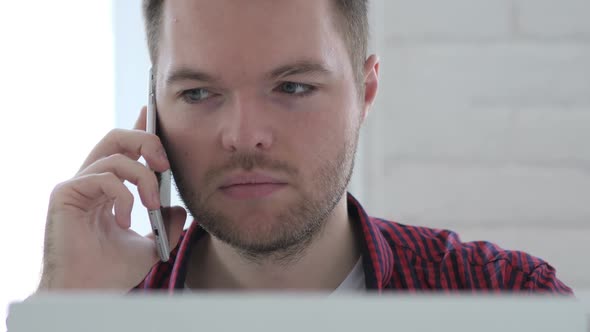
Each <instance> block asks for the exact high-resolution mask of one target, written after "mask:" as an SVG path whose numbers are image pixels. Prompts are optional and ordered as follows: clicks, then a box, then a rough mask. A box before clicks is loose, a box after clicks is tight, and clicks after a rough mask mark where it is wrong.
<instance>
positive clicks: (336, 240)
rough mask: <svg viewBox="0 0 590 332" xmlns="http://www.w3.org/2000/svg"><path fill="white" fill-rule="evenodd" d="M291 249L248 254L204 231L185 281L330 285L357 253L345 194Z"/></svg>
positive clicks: (206, 285)
mask: <svg viewBox="0 0 590 332" xmlns="http://www.w3.org/2000/svg"><path fill="white" fill-rule="evenodd" d="M290 254H291V255H288V256H287V255H284V254H283V255H281V254H278V255H276V257H267V258H266V259H262V260H260V259H256V260H252V259H251V257H248V256H247V255H243V254H242V253H240V252H239V251H238V250H236V249H235V248H233V247H231V246H229V245H227V244H226V243H224V242H221V241H219V240H218V239H217V238H215V237H213V236H206V237H204V238H203V239H202V240H200V241H199V242H198V243H196V244H195V245H194V247H193V249H192V253H191V256H190V257H191V260H190V262H189V268H188V275H187V279H186V280H187V285H188V286H189V287H190V288H200V289H251V290H255V289H261V290H262V289H269V290H271V289H275V290H279V289H281V290H286V289H293V290H295V289H297V290H333V289H335V288H336V287H338V285H339V284H340V283H341V282H342V281H343V280H344V279H345V278H346V276H347V275H348V273H349V272H350V271H351V270H352V268H353V267H354V265H355V263H356V262H357V261H358V259H359V257H360V251H359V249H358V247H357V241H356V238H355V235H354V232H353V226H352V223H351V221H350V220H349V217H348V212H347V204H346V194H345V195H344V196H343V197H342V198H341V199H340V201H339V202H338V204H337V205H336V207H335V208H334V210H333V211H332V213H331V215H330V216H329V217H328V219H327V220H326V221H325V224H324V227H323V229H322V230H321V231H320V232H318V234H316V235H315V236H314V237H313V238H312V239H311V240H310V241H309V242H308V244H307V245H306V246H305V247H304V248H302V249H301V250H299V251H298V252H297V253H290Z"/></svg>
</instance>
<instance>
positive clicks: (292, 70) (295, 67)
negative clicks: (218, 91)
mask: <svg viewBox="0 0 590 332" xmlns="http://www.w3.org/2000/svg"><path fill="white" fill-rule="evenodd" d="M331 73H332V72H331V71H330V70H329V69H328V68H327V67H326V66H324V65H323V64H321V63H319V62H314V61H309V60H301V61H297V62H294V63H291V64H287V65H283V66H280V67H278V68H276V69H273V70H272V71H271V72H270V73H269V74H267V75H266V76H267V77H268V78H269V79H279V78H284V77H288V76H293V75H302V74H322V75H329V74H331ZM180 81H200V82H204V83H215V82H218V81H219V79H218V78H216V77H214V76H213V75H211V74H208V73H206V72H204V71H200V70H194V69H190V68H186V67H180V68H177V69H173V70H172V71H171V72H170V74H169V75H168V77H166V80H165V82H166V85H168V86H169V85H172V84H174V83H177V82H180Z"/></svg>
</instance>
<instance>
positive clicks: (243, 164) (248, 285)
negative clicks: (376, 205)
mask: <svg viewBox="0 0 590 332" xmlns="http://www.w3.org/2000/svg"><path fill="white" fill-rule="evenodd" d="M143 8H144V16H145V20H146V31H147V37H148V46H149V50H150V55H151V60H152V64H153V66H154V69H155V73H156V77H157V84H156V99H157V109H158V117H159V130H160V132H159V137H157V136H155V135H151V134H148V133H146V132H145V131H144V129H145V127H144V126H145V116H146V115H145V109H143V110H142V112H141V113H140V116H139V119H138V121H137V124H136V126H135V130H114V131H112V132H110V133H109V134H108V135H107V136H105V138H104V139H103V140H102V141H101V142H99V143H98V144H97V146H96V147H95V148H94V150H93V151H92V152H91V153H90V155H89V156H88V158H87V160H86V161H85V162H84V164H83V165H82V167H81V169H80V171H79V173H78V174H77V175H76V176H75V177H74V178H73V179H71V180H69V181H66V182H64V183H62V184H60V185H58V186H57V187H56V189H55V190H54V192H53V194H52V197H51V200H50V207H49V212H48V218H47V230H46V239H45V255H44V268H43V275H42V280H41V284H40V290H51V289H118V290H122V291H128V290H130V289H133V288H136V289H153V288H164V289H169V290H171V291H173V290H175V289H186V288H189V289H195V290H199V289H217V290H230V289H234V290H238V289H258V290H260V289H274V290H285V289H292V290H322V291H346V290H376V291H379V292H383V291H386V290H411V291H418V290H445V291H453V290H464V289H468V290H493V291H501V290H516V291H526V292H553V293H563V294H569V293H571V289H570V288H568V287H567V286H565V285H564V284H563V283H562V282H560V281H559V280H558V279H557V278H556V275H555V271H554V269H553V268H552V267H551V266H549V265H548V264H547V263H545V262H544V261H542V260H540V259H538V258H535V257H532V256H529V255H527V254H524V253H522V252H514V251H504V250H502V249H500V248H498V247H497V246H495V245H492V244H489V243H485V242H476V243H461V242H460V240H459V238H458V236H457V235H456V234H454V233H452V232H449V231H440V230H433V229H428V228H422V227H413V226H405V225H400V224H397V223H394V222H391V221H386V220H381V219H376V218H370V217H368V216H367V214H366V213H365V211H364V210H363V208H362V207H361V205H360V204H359V203H358V202H357V201H356V200H355V199H354V198H353V197H352V196H351V195H349V194H347V193H346V188H347V185H348V182H349V179H350V176H351V173H352V169H353V160H354V155H355V151H356V146H357V140H358V133H359V128H360V126H361V125H362V123H363V121H364V119H365V118H366V116H367V113H368V112H369V109H370V107H371V104H372V103H373V101H374V99H375V95H376V93H377V86H378V70H379V62H378V59H377V57H376V56H375V55H371V56H368V57H367V54H366V53H367V30H368V28H367V26H368V24H367V4H366V1H362V0H307V1H304V0H302V1H289V0H280V1H279V0H256V1H235V0H215V1H211V0H176V1H161V0H160V1H156V0H145V1H144V6H143ZM140 156H143V157H144V159H145V160H146V161H147V163H148V164H149V165H150V167H151V168H153V169H154V170H156V171H164V170H167V169H168V168H171V170H172V172H173V174H174V175H175V180H176V182H177V185H178V191H179V193H180V195H181V197H182V199H183V200H184V202H185V204H186V206H187V208H188V210H189V211H190V213H191V214H192V216H193V217H194V219H195V220H194V221H193V222H192V224H191V225H190V227H189V228H188V230H187V231H184V232H183V231H182V230H183V225H184V221H185V219H186V212H185V211H184V209H183V208H181V207H173V208H169V209H167V210H165V211H164V216H165V219H166V222H167V229H168V235H169V239H170V242H171V246H172V247H173V248H174V249H173V251H172V253H171V259H170V261H168V262H166V263H158V257H157V255H156V250H155V246H154V242H153V238H152V237H149V236H148V237H143V236H140V235H138V234H136V233H134V232H133V231H131V230H129V225H130V210H131V206H132V200H133V198H132V196H131V194H130V193H129V191H128V190H127V188H126V187H125V186H124V185H123V181H125V180H126V181H129V182H131V183H133V184H135V185H136V186H137V187H138V191H139V195H140V197H141V200H142V203H143V205H145V206H146V207H147V208H148V209H156V208H158V207H159V206H160V202H159V198H158V194H157V181H156V178H155V176H154V174H153V173H152V172H150V171H149V170H148V169H147V168H146V167H144V166H143V165H142V164H140V163H139V162H137V159H138V158H139V157H140ZM113 211H114V214H113Z"/></svg>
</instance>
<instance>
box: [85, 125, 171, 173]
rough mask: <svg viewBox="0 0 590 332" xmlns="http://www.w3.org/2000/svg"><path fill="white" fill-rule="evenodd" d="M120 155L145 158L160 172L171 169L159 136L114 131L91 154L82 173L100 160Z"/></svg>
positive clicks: (138, 132) (132, 131) (129, 131)
mask: <svg viewBox="0 0 590 332" xmlns="http://www.w3.org/2000/svg"><path fill="white" fill-rule="evenodd" d="M118 153H120V154H123V155H126V156H127V157H129V158H131V159H134V160H138V159H139V157H140V156H143V158H144V159H145V160H146V161H147V163H148V165H149V166H150V168H152V169H153V170H155V171H158V172H163V171H165V170H167V169H168V168H170V164H169V163H168V157H167V156H166V152H165V151H164V146H163V145H162V142H161V141H160V138H159V137H158V136H156V135H153V134H148V133H146V132H145V131H140V130H126V129H113V130H111V131H110V132H109V133H108V134H107V135H106V136H105V137H104V138H103V139H102V140H101V141H100V142H99V143H98V144H97V145H96V146H95V147H94V149H93V150H92V151H91V152H90V154H89V155H88V157H87V158H86V160H85V161H84V163H83V164H82V167H81V168H80V171H81V170H84V169H85V168H86V167H88V166H89V165H90V164H92V163H94V162H95V161H97V160H99V159H102V158H105V157H108V156H110V155H113V154H118Z"/></svg>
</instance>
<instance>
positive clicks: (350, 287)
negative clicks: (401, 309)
mask: <svg viewBox="0 0 590 332" xmlns="http://www.w3.org/2000/svg"><path fill="white" fill-rule="evenodd" d="M365 289H367V288H366V286H365V270H363V258H362V257H361V258H359V260H358V262H356V264H355V265H354V267H353V268H352V271H350V273H349V274H348V275H347V276H346V278H345V279H344V280H343V281H342V282H341V283H340V285H339V286H338V287H337V288H336V289H335V290H334V292H332V294H337V293H345V292H350V291H362V290H365ZM184 290H185V291H189V290H190V288H189V287H188V286H187V284H186V283H185V284H184Z"/></svg>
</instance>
